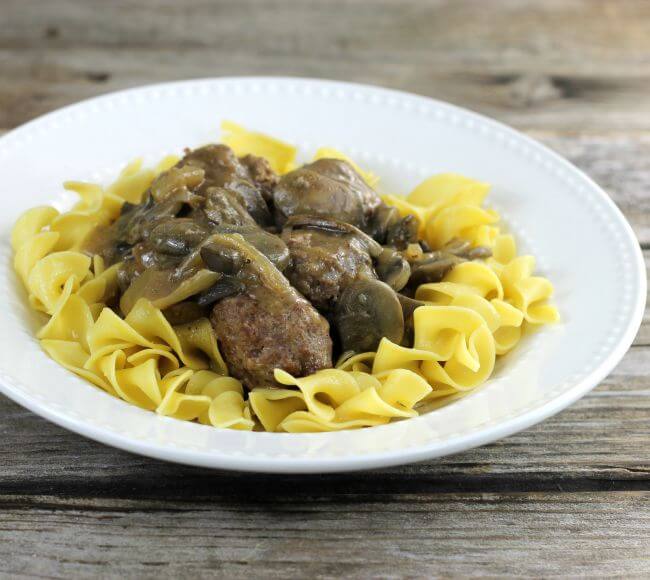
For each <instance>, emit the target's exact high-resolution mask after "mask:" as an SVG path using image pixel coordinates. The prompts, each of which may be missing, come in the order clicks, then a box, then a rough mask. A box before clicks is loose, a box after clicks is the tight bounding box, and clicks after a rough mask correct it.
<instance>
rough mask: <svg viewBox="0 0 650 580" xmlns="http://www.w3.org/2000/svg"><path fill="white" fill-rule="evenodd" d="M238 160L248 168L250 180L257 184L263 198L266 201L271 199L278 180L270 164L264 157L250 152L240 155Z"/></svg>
mask: <svg viewBox="0 0 650 580" xmlns="http://www.w3.org/2000/svg"><path fill="white" fill-rule="evenodd" d="M240 162H241V164H242V165H243V166H244V167H246V169H247V170H248V174H249V176H250V179H251V181H252V182H253V183H255V184H256V185H257V186H259V188H260V190H261V192H262V196H263V197H264V199H265V200H266V201H267V202H269V201H271V199H272V197H273V189H274V188H275V186H276V185H277V184H278V181H279V180H280V178H279V176H278V174H277V173H276V172H275V171H273V168H272V167H271V164H270V163H269V162H268V161H267V160H266V159H264V157H257V156H256V155H251V154H248V155H245V156H244V157H241V158H240Z"/></svg>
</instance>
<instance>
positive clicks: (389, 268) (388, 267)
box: [375, 248, 411, 292]
mask: <svg viewBox="0 0 650 580" xmlns="http://www.w3.org/2000/svg"><path fill="white" fill-rule="evenodd" d="M375 272H377V276H378V277H379V279H380V280H382V281H383V282H386V284H388V285H389V286H390V287H391V288H392V289H393V290H395V291H396V292H398V291H400V290H401V289H402V288H404V286H406V284H408V281H409V278H410V276H411V266H410V265H409V263H408V262H407V261H406V260H405V259H404V256H402V254H401V253H400V252H398V251H397V250H394V249H393V248H384V250H383V251H382V253H381V254H380V255H379V256H378V257H377V261H376V263H375Z"/></svg>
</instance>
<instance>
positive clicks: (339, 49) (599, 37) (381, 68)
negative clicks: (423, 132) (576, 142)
mask: <svg viewBox="0 0 650 580" xmlns="http://www.w3.org/2000/svg"><path fill="white" fill-rule="evenodd" d="M97 10H98V8H97V4H96V3H95V2H77V1H74V0H58V1H56V2H47V3H42V2H36V1H33V0H32V1H27V2H25V1H24V0H4V1H3V10H2V13H3V14H2V16H3V20H4V22H5V25H4V26H2V27H0V75H2V77H3V78H11V81H12V82H11V83H4V84H3V85H2V86H1V87H0V126H3V127H13V126H15V125H17V124H19V123H21V122H23V121H25V120H27V119H29V118H32V117H34V116H35V115H37V114H40V113H42V112H45V111H47V110H51V109H53V108H56V107H58V106H61V105H63V104H67V103H70V102H72V101H75V100H78V99H80V98H83V97H86V96H91V95H95V94H98V93H101V92H106V91H108V90H113V89H117V88H123V87H127V86H135V85H139V84H143V83H150V82H158V81H165V80H172V79H178V78H192V77H205V76H219V75H233V74H234V75H242V74H271V75H278V74H281V75H298V76H324V77H329V78H336V79H342V80H355V81H361V82H369V83H375V84H380V85H386V86H390V87H395V88H400V89H405V90H411V91H415V92H419V93H423V94H427V95H430V96H435V97H438V98H442V99H446V100H449V101H452V102H455V103H457V104H460V105H464V106H467V107H470V108H473V109H477V110H480V111H482V112H484V113H487V114H490V115H493V116H495V117H497V118H500V119H503V120H505V121H507V122H509V123H512V124H514V125H517V126H520V127H539V128H549V127H556V128H567V127H571V128H593V127H600V128H603V127H609V128H635V129H639V128H645V129H648V128H650V114H649V113H650V103H649V102H648V100H647V99H646V98H645V96H646V95H647V94H648V91H649V90H650V40H649V38H650V35H648V34H647V22H648V19H649V18H650V8H649V5H648V4H647V3H644V2H635V1H615V0H574V1H573V2H571V3H567V2H564V1H562V0H553V1H552V2H543V3H542V2H536V1H534V0H526V1H518V2H512V1H511V2H501V3H500V5H499V6H498V9H497V8H495V9H493V8H492V7H491V9H489V10H484V9H482V8H481V3H480V2H479V1H478V0H469V1H467V0H466V1H463V2H444V1H430V2H420V1H419V0H408V1H407V2H391V1H382V2H377V1H376V0H363V1H355V2H350V1H349V0H336V1H334V2H327V3H321V2H296V1H291V0H276V1H273V2H265V1H261V0H246V1H244V2H235V1H227V2H226V1H222V2H218V3H199V2H195V3H193V4H192V7H191V9H188V7H187V5H186V4H184V3H178V2H174V1H172V0H155V1H153V2H147V3H142V2H137V1H135V0H119V1H118V2H115V3H113V4H112V11H111V12H112V14H111V16H110V17H107V18H102V19H98V18H97ZM478 10H481V18H476V13H477V11H478ZM127 14H128V17H125V15H127ZM343 15H344V16H343ZM513 23H516V26H514V25H513ZM540 23H543V26H540Z"/></svg>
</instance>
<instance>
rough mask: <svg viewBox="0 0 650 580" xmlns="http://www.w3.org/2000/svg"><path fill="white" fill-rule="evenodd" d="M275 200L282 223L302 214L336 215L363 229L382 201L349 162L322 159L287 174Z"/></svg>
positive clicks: (280, 222)
mask: <svg viewBox="0 0 650 580" xmlns="http://www.w3.org/2000/svg"><path fill="white" fill-rule="evenodd" d="M273 203H274V206H275V220H276V223H277V224H278V225H279V226H282V225H284V223H285V221H286V220H287V218H289V217H291V216H292V215H300V214H302V215H312V216H318V217H335V218H336V219H339V220H341V221H344V222H347V223H349V224H352V225H353V226H357V227H360V228H362V229H363V228H364V227H365V226H366V224H367V222H368V221H369V219H370V217H371V216H372V214H373V212H374V211H375V210H376V209H377V208H378V207H379V206H380V205H381V203H382V201H381V199H380V197H379V196H378V195H377V193H375V191H374V190H373V189H371V188H370V187H369V186H368V185H367V184H366V182H365V181H364V180H363V179H362V177H361V176H360V175H359V174H358V173H357V172H356V171H355V170H354V169H353V167H352V166H351V165H350V164H349V163H347V162H345V161H340V160H338V159H319V160H318V161H314V162H313V163H310V164H309V165H304V166H303V167H301V168H299V169H296V170H295V171H292V172H290V173H287V174H286V175H284V176H283V177H282V179H280V182H279V183H278V185H277V187H276V188H275V190H274V192H273Z"/></svg>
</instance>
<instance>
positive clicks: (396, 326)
mask: <svg viewBox="0 0 650 580" xmlns="http://www.w3.org/2000/svg"><path fill="white" fill-rule="evenodd" d="M334 319H335V321H336V327H337V329H338V333H339V339H340V341H341V349H342V350H343V351H344V352H346V351H353V352H367V351H373V350H376V349H377V347H378V345H379V342H380V341H381V339H382V338H384V337H385V338H388V339H389V340H391V341H392V342H395V343H397V344H399V343H401V342H402V338H403V336H404V315H403V313H402V306H401V304H400V301H399V299H398V298H397V294H396V293H395V292H394V291H393V289H392V288H391V287H390V286H388V284H386V283H384V282H381V281H380V280H372V279H359V280H357V281H356V282H354V283H353V284H351V285H350V286H348V287H347V288H346V289H345V290H344V291H343V293H342V294H341V298H340V299H339V301H338V304H337V305H336V311H335V313H334Z"/></svg>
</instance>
